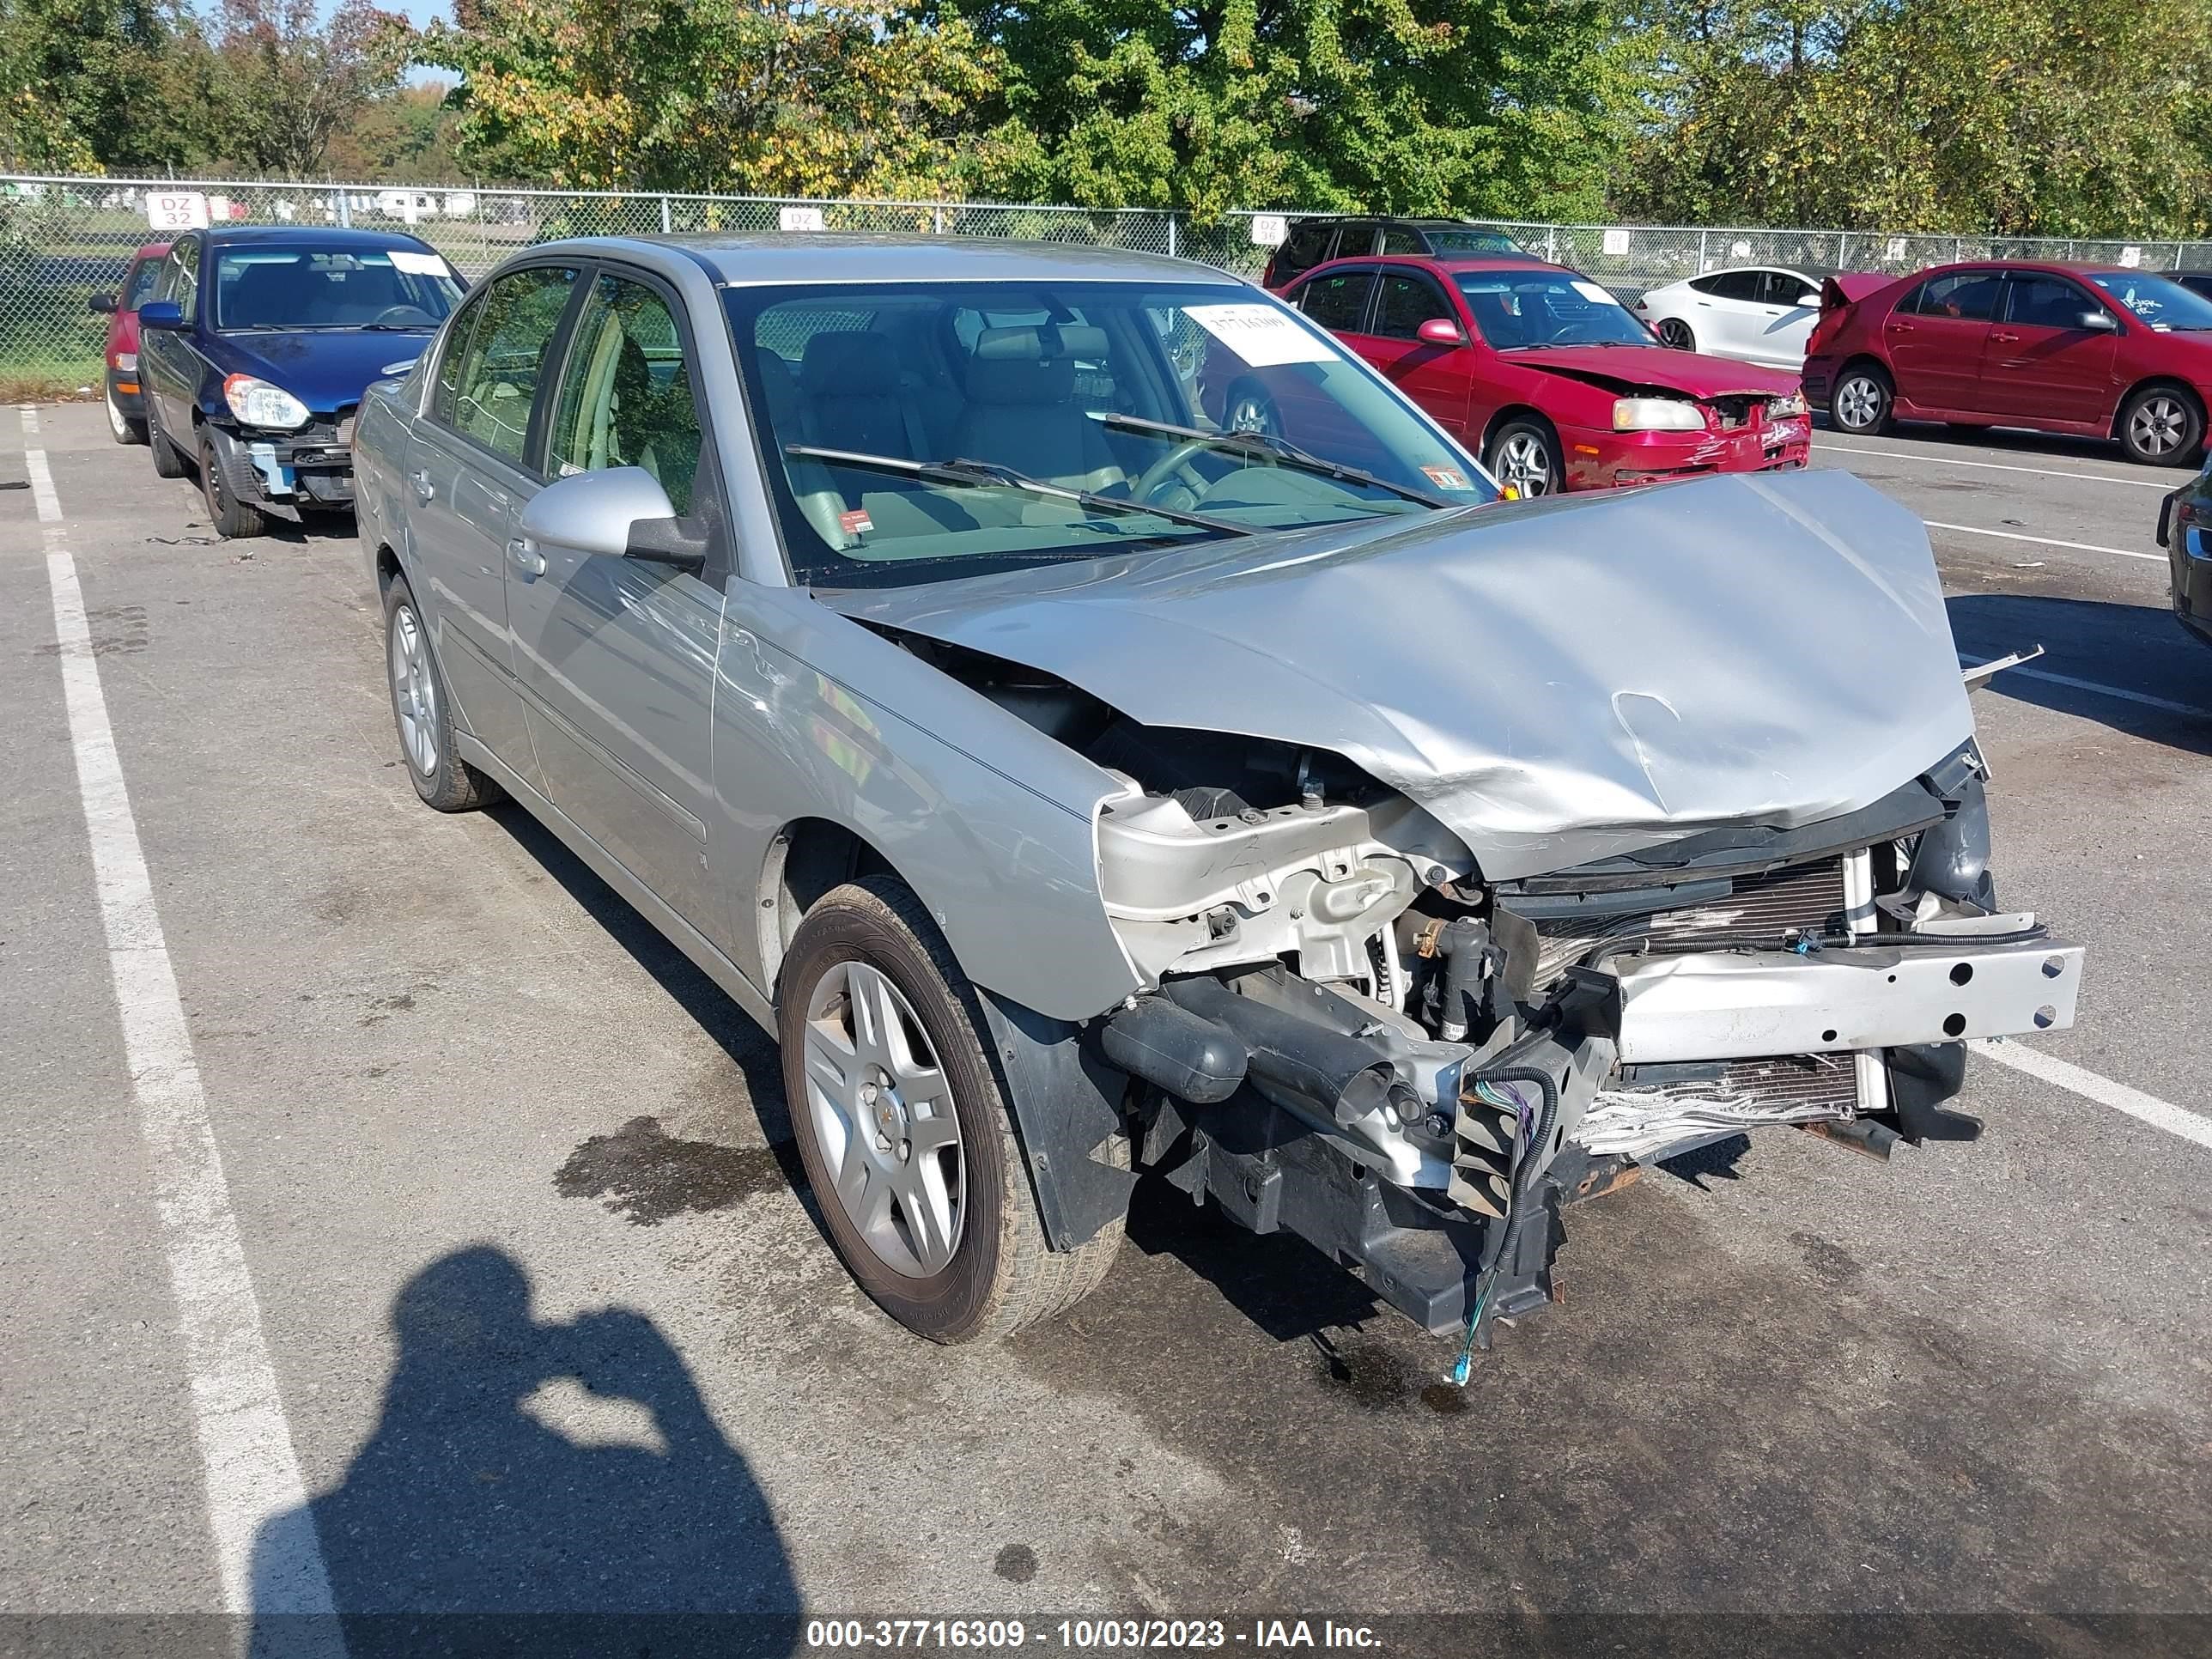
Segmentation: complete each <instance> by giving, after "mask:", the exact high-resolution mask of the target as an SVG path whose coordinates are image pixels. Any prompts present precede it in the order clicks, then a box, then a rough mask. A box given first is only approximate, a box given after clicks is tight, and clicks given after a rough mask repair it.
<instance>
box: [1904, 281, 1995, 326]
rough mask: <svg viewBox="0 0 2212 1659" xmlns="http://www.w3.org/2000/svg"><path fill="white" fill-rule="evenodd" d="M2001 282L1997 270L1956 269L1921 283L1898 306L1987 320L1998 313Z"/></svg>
mask: <svg viewBox="0 0 2212 1659" xmlns="http://www.w3.org/2000/svg"><path fill="white" fill-rule="evenodd" d="M2000 282H2001V279H2000V278H1999V276H1998V275H1997V273H1996V271H1994V270H1955V271H1953V272H1952V273H1951V274H1950V275H1949V276H1935V277H1930V278H1929V280H1928V281H1927V282H1924V283H1921V285H1920V286H1919V287H1918V288H1917V289H1914V290H1913V292H1912V294H1911V297H1909V298H1908V299H1907V300H1906V301H1905V304H1903V305H1901V306H1899V307H1898V309H1899V311H1908V310H1909V311H1911V313H1913V314H1914V315H1916V316H1920V317H1950V318H1955V319H1958V320H1959V321H1961V322H1968V323H1986V322H1988V321H1989V320H1990V318H1991V317H1992V316H1994V315H1996V302H1997V289H1998V287H1999V285H2000Z"/></svg>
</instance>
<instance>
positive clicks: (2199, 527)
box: [2158, 462, 2212, 645]
mask: <svg viewBox="0 0 2212 1659" xmlns="http://www.w3.org/2000/svg"><path fill="white" fill-rule="evenodd" d="M2208 531H2212V462H2209V463H2207V464H2206V465H2205V468H2204V471H2202V472H2200V473H2198V474H2197V476H2196V477H2194V478H2192V479H2191V480H2190V481H2189V482H2188V483H2185V484H2184V485H2182V486H2181V488H2180V489H2177V490H2175V491H2174V492H2173V493H2172V495H2168V496H2167V497H2166V499H2165V500H2164V501H2161V502H2160V503H2159V508H2158V539H2159V544H2160V546H2162V547H2164V548H2165V549H2166V563H2167V565H2168V566H2169V574H2171V575H2172V580H2173V614H2174V616H2175V617H2177V618H2179V621H2180V623H2181V625H2182V626H2183V627H2184V628H2185V629H2188V630H2189V631H2190V632H2191V633H2192V634H2194V635H2197V638H2198V639H2200V640H2203V641H2204V642H2205V643H2206V644H2207V645H2212V540H2208V539H2207V537H2206V532H2208Z"/></svg>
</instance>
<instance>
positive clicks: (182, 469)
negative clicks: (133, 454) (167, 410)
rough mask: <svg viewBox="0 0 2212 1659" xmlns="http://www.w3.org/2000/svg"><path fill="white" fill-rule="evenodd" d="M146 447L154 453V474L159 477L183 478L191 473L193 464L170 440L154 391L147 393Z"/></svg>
mask: <svg viewBox="0 0 2212 1659" xmlns="http://www.w3.org/2000/svg"><path fill="white" fill-rule="evenodd" d="M146 447H147V448H149V450H151V451H152V452H153V453H154V476H155V477H157V478H183V477H190V476H191V470H192V464H191V461H189V460H188V459H185V453H184V452H183V451H182V450H180V449H179V448H178V447H176V445H174V444H173V443H171V442H170V441H169V433H168V428H166V427H164V426H163V425H162V424H161V411H160V410H157V409H156V408H155V405H154V395H153V393H152V392H148V393H147V394H146Z"/></svg>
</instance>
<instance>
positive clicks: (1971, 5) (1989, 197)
mask: <svg viewBox="0 0 2212 1659" xmlns="http://www.w3.org/2000/svg"><path fill="white" fill-rule="evenodd" d="M1638 21H1639V22H1640V23H1641V24H1642V25H1643V26H1644V27H1646V28H1647V29H1648V30H1649V31H1650V33H1651V35H1652V38H1653V39H1654V40H1657V41H1660V42H1662V43H1663V46H1662V52H1661V53H1660V54H1659V55H1660V64H1659V73H1658V75H1657V77H1656V82H1655V86H1654V88H1653V91H1652V94H1651V96H1650V100H1649V102H1648V104H1647V106H1646V110H1645V119H1644V126H1643V131H1642V134H1641V136H1640V138H1639V141H1638V144H1637V146H1636V154H1635V161H1634V165H1632V167H1629V168H1628V169H1627V170H1626V172H1625V173H1624V175H1623V184H1622V186H1621V188H1620V191H1619V192H1618V193H1617V194H1618V199H1619V201H1620V204H1621V205H1622V206H1623V207H1624V208H1626V209H1627V210H1631V211H1633V212H1637V213H1639V214H1643V215H1646V216H1654V217H1660V218H1667V219H1673V220H1677V221H1683V222H1715V221H1719V222H1728V223H1769V224H1808V225H1836V226H1839V227H1842V228H1894V229H1899V230H1912V229H1929V230H1945V231H1984V232H1990V233H2002V234H2046V235H2056V236H2064V235H2081V236H2087V235H2106V234H2133V235H2143V234H2179V235H2193V234H2199V233H2201V232H2202V231H2203V229H2204V228H2205V226H2206V224H2207V222H2208V213H2212V163H2209V161H2208V158H2209V157H2212V145H2208V138H2212V116H2208V112H2207V110H2206V104H2205V94H2206V91H2207V89H2208V88H2212V6H2208V5H2207V4H2206V3H2205V0H2179V3H2172V4H2166V5H2141V4H2137V3H2134V0H1844V3H1819V0H1771V3H1765V4H1758V3H1747V0H1666V3H1661V4H1658V5H1656V6H1652V7H1649V8H1647V9H1645V11H1644V13H1643V14H1642V15H1641V16H1640V18H1639V19H1638Z"/></svg>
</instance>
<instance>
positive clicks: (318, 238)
mask: <svg viewBox="0 0 2212 1659" xmlns="http://www.w3.org/2000/svg"><path fill="white" fill-rule="evenodd" d="M206 234H207V240H208V245H209V246H210V247H243V246H263V247H319V248H328V249H330V250H331V251H332V252H337V251H339V250H342V249H345V248H360V249H362V250H363V251H364V252H367V251H370V250H376V249H382V248H391V247H428V246H430V245H429V244H428V242H426V241H424V240H422V238H421V237H420V236H410V235H409V234H407V233H406V232H405V231H404V230H349V229H346V228H343V227H342V226H337V225H321V226H317V225H211V226H210V227H209V228H208V230H207V233H206Z"/></svg>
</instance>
